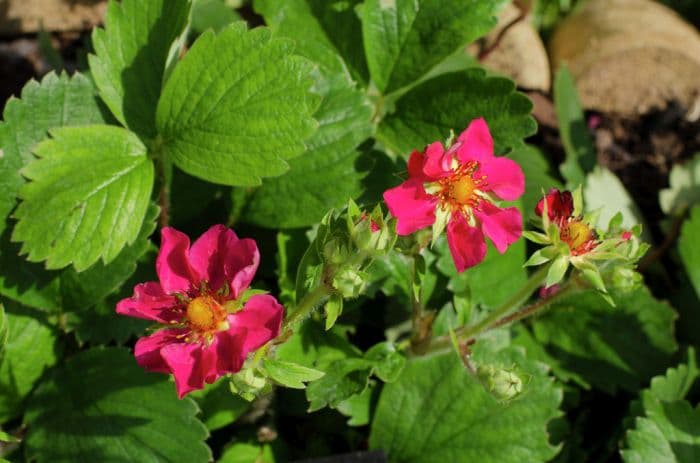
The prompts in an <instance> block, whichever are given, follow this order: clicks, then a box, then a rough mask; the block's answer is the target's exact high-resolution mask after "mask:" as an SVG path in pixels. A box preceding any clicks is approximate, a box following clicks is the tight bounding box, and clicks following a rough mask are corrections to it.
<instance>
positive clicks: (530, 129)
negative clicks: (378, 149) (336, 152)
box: [377, 69, 537, 158]
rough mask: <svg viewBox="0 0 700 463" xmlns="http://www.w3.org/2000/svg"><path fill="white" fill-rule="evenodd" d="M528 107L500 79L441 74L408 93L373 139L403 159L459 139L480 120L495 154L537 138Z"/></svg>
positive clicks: (468, 73)
mask: <svg viewBox="0 0 700 463" xmlns="http://www.w3.org/2000/svg"><path fill="white" fill-rule="evenodd" d="M531 110H532V103H531V102H530V100H529V99H528V98H527V97H526V96H525V95H523V94H521V93H518V92H517V91H516V90H515V84H514V83H513V82H512V81H510V80H508V79H505V78H502V77H487V76H486V73H485V71H483V70H482V69H470V70H467V71H464V72H454V73H450V74H443V75H441V76H439V77H436V78H434V79H430V80H428V81H426V82H424V83H422V84H420V85H418V86H417V87H415V88H413V89H412V90H411V91H409V92H408V93H406V94H405V95H404V96H402V97H401V98H400V99H399V100H398V101H397V102H396V110H395V112H393V113H392V114H390V115H388V116H387V117H386V118H385V119H384V120H383V121H382V123H381V124H380V126H379V129H378V132H377V139H378V140H379V141H380V142H382V143H383V144H384V145H385V147H386V148H387V149H389V150H390V151H391V152H393V153H394V154H396V155H399V156H403V157H405V158H407V157H408V155H409V154H410V153H411V151H412V150H414V149H419V150H422V149H423V147H424V146H425V145H427V144H428V143H432V142H434V141H436V140H445V139H446V138H447V137H448V135H449V134H450V130H454V132H455V133H456V134H459V133H460V132H461V131H462V130H464V129H465V128H466V127H467V126H468V125H469V123H470V122H471V121H472V120H474V119H477V118H479V117H483V118H484V119H486V122H487V123H488V126H489V129H490V131H491V135H492V136H493V138H494V141H495V146H496V148H495V149H496V152H497V153H501V152H503V151H505V150H507V149H508V148H513V147H516V148H517V147H521V146H522V145H523V138H524V137H527V136H529V135H532V134H533V133H535V130H536V128H537V125H536V124H535V121H534V119H533V118H532V117H531V116H530V111H531Z"/></svg>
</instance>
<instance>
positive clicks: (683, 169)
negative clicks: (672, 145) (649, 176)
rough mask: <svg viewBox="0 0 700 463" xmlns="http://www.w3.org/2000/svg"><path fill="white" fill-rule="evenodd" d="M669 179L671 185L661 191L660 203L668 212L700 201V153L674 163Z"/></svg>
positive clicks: (663, 209)
mask: <svg viewBox="0 0 700 463" xmlns="http://www.w3.org/2000/svg"><path fill="white" fill-rule="evenodd" d="M668 181H669V183H670V187H669V188H666V189H663V190H661V191H659V204H661V210H662V211H664V212H665V213H666V214H671V213H673V212H677V211H680V210H682V209H684V208H685V207H688V206H692V205H693V204H696V203H700V153H697V154H696V155H695V156H694V157H693V159H691V160H689V161H687V162H685V163H684V164H676V165H674V166H673V168H672V169H671V174H670V175H669V177H668Z"/></svg>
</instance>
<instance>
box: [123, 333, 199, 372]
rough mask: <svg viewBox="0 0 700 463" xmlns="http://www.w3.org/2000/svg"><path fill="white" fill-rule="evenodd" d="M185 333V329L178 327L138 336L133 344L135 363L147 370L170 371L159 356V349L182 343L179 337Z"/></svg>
mask: <svg viewBox="0 0 700 463" xmlns="http://www.w3.org/2000/svg"><path fill="white" fill-rule="evenodd" d="M186 335H187V330H186V329H182V328H178V329H166V330H160V331H156V332H155V333H153V334H152V335H150V336H147V337H145V338H140V339H139V340H138V341H136V346H134V356H135V357H136V363H138V364H139V366H140V367H141V368H143V369H145V370H147V371H152V372H156V373H170V367H168V364H167V363H165V360H164V359H163V357H161V355H160V350H161V349H162V348H163V347H165V346H167V345H169V344H173V343H182V342H183V340H182V339H181V338H183V337H184V336H186Z"/></svg>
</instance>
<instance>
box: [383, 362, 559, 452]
mask: <svg viewBox="0 0 700 463" xmlns="http://www.w3.org/2000/svg"><path fill="white" fill-rule="evenodd" d="M492 360H493V361H499V362H501V363H503V364H504V365H512V364H513V363H515V364H517V365H518V367H519V368H521V369H522V370H524V371H525V372H526V373H527V374H529V375H531V380H530V382H529V383H527V384H526V385H525V386H524V387H525V391H524V392H523V394H522V396H521V397H520V398H519V399H516V400H513V401H511V402H509V403H507V404H503V403H500V402H498V401H497V400H496V399H495V398H494V397H493V396H492V395H491V394H490V393H489V392H488V391H487V390H486V389H485V388H484V387H483V386H482V384H481V383H480V382H479V381H478V379H477V378H476V377H474V376H472V375H471V374H470V373H469V372H468V371H467V370H466V369H465V368H464V365H462V363H461V362H460V361H459V359H458V358H457V356H455V355H454V354H452V353H450V354H447V355H441V356H431V357H422V358H417V359H415V360H412V361H411V362H409V363H408V365H407V366H406V368H405V369H404V371H403V373H402V375H401V377H400V378H399V380H398V381H397V382H395V383H392V384H388V385H386V386H385V387H384V389H383V390H382V394H381V396H380V398H379V404H378V405H377V410H376V412H375V417H374V421H373V422H372V429H371V434H370V448H372V449H382V450H384V451H385V452H386V453H387V454H388V456H389V460H390V461H397V462H398V461H400V462H403V463H422V462H426V463H427V462H437V461H445V462H447V461H455V462H456V461H479V462H483V463H490V462H498V463H509V462H513V463H516V462H517V463H520V462H524V461H528V462H530V461H532V462H536V461H542V462H544V461H548V460H549V459H550V458H552V457H553V456H554V455H555V454H556V453H557V449H556V448H555V447H553V446H551V445H550V444H549V442H548V436H547V432H546V426H547V423H548V422H549V420H550V419H552V418H554V417H555V416H557V415H558V413H559V412H558V410H557V408H558V406H559V403H560V401H561V396H562V394H561V391H560V390H559V389H557V388H555V387H554V384H553V381H552V380H551V378H549V377H548V376H547V374H546V369H545V368H544V366H543V365H542V364H539V363H535V362H532V361H528V360H526V359H525V357H524V355H523V353H522V351H520V350H514V349H509V350H507V351H501V352H500V353H498V354H497V356H495V357H494V358H492Z"/></svg>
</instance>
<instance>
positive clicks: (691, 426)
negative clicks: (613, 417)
mask: <svg viewBox="0 0 700 463" xmlns="http://www.w3.org/2000/svg"><path fill="white" fill-rule="evenodd" d="M698 376H700V370H698V366H697V360H696V357H695V350H694V349H692V348H690V349H689V350H688V362H687V363H686V364H681V365H679V366H678V367H676V368H669V369H668V370H667V371H666V374H665V375H663V376H657V377H655V378H653V379H652V381H651V385H650V387H649V388H648V389H646V390H644V391H642V393H641V401H640V402H634V403H633V405H632V411H633V413H635V414H636V415H638V417H637V419H636V422H635V429H632V430H630V431H629V432H628V434H627V436H626V441H627V442H626V444H627V447H628V448H627V449H624V450H622V452H621V453H622V457H623V459H624V461H625V462H632V463H636V462H647V461H654V462H656V461H669V462H675V463H683V462H693V461H695V460H697V456H698V455H700V437H698V434H697V432H695V430H697V429H699V428H700V409H698V408H695V409H693V408H692V407H691V406H690V404H689V403H688V402H686V401H685V400H683V399H684V398H685V397H686V395H687V394H688V393H689V391H690V389H691V387H692V386H693V383H694V382H695V381H696V380H697V378H698Z"/></svg>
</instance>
